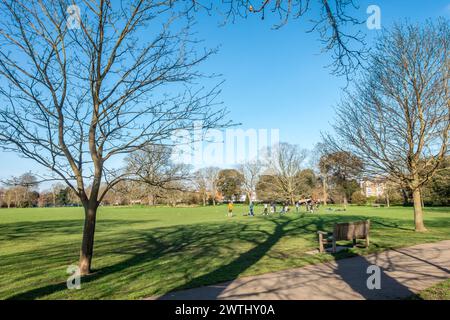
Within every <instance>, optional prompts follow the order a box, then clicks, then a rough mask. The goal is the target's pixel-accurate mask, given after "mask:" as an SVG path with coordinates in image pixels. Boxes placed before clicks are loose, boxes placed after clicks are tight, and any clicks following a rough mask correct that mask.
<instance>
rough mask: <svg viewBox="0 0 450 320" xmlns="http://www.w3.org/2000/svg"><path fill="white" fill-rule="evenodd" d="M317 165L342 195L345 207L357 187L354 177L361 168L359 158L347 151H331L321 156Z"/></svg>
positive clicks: (356, 176) (359, 172) (358, 173)
mask: <svg viewBox="0 0 450 320" xmlns="http://www.w3.org/2000/svg"><path fill="white" fill-rule="evenodd" d="M319 167H320V168H321V171H322V172H323V173H324V175H325V176H327V177H329V180H330V182H331V183H332V184H333V186H334V188H335V190H336V191H338V192H339V193H340V194H341V195H342V197H343V203H344V207H346V206H347V203H348V200H349V199H350V197H351V196H352V194H353V193H354V192H355V191H356V190H357V189H359V186H358V183H357V182H356V179H357V178H358V176H359V175H360V174H361V172H362V169H363V164H362V162H361V160H360V159H359V158H358V157H356V156H354V155H353V154H351V153H349V152H332V153H329V154H326V155H324V156H322V157H321V159H320V163H319Z"/></svg>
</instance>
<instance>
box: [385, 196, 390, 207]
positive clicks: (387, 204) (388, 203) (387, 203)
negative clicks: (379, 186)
mask: <svg viewBox="0 0 450 320" xmlns="http://www.w3.org/2000/svg"><path fill="white" fill-rule="evenodd" d="M390 204H391V203H390V200H389V194H387V193H386V207H388V208H389V207H390Z"/></svg>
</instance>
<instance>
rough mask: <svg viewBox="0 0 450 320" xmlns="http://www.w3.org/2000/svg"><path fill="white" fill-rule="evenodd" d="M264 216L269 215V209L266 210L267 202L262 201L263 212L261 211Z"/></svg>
mask: <svg viewBox="0 0 450 320" xmlns="http://www.w3.org/2000/svg"><path fill="white" fill-rule="evenodd" d="M263 215H264V216H268V215H269V210H268V205H267V203H264V212H263Z"/></svg>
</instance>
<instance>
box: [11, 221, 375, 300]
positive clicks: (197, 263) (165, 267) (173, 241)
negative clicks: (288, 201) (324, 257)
mask: <svg viewBox="0 0 450 320" xmlns="http://www.w3.org/2000/svg"><path fill="white" fill-rule="evenodd" d="M360 218H361V219H362V218H364V217H356V216H351V217H341V216H338V215H336V216H317V217H316V216H314V217H305V218H293V216H290V217H269V218H267V219H264V220H265V221H264V223H265V226H264V227H261V224H251V223H250V224H249V223H244V222H238V221H236V222H235V221H229V222H230V223H215V224H211V223H209V224H193V225H186V226H171V227H161V228H148V229H141V230H139V229H138V230H131V229H130V230H127V231H126V232H125V231H123V232H122V233H119V232H116V233H112V234H111V235H108V238H101V239H99V240H100V241H98V240H97V242H96V255H95V256H94V267H95V263H96V262H95V261H99V260H97V259H101V257H102V256H108V255H110V254H113V255H114V254H118V255H120V256H122V255H125V256H128V257H126V258H125V259H122V260H120V261H119V262H114V261H112V262H105V263H109V265H106V266H104V267H101V268H99V269H98V270H96V271H95V272H94V273H93V274H92V275H89V276H86V277H83V279H82V285H85V284H89V283H91V282H95V281H97V280H100V279H102V278H106V277H107V279H104V280H102V282H105V281H109V279H112V280H111V283H110V284H108V287H110V289H108V290H110V291H108V292H107V293H105V292H100V293H97V292H95V290H94V297H99V296H100V297H101V296H104V297H108V296H109V294H110V293H114V290H122V287H123V285H124V283H130V282H132V281H135V280H136V279H139V282H140V284H141V283H142V282H147V283H144V284H142V285H147V287H150V286H154V287H156V288H158V287H161V288H164V289H163V291H162V293H163V294H164V293H165V292H167V291H168V289H170V291H172V292H173V291H177V290H183V289H187V288H192V287H198V286H202V285H210V284H213V283H220V282H224V281H228V280H233V279H235V278H237V277H239V276H240V275H241V274H242V273H244V272H245V271H246V270H248V269H249V268H251V267H252V266H253V265H254V264H256V263H258V261H260V260H261V259H262V258H263V257H264V256H265V255H266V254H267V253H268V252H269V251H270V250H271V249H272V248H273V247H274V246H275V245H276V243H277V242H278V241H279V240H280V239H281V238H282V237H284V236H290V237H296V236H299V237H300V238H301V237H304V235H308V237H310V235H311V239H312V238H313V237H314V239H315V232H316V231H317V230H325V231H326V230H330V229H331V228H332V225H333V223H334V222H338V221H339V222H341V221H344V220H345V221H348V220H358V219H360ZM261 219H262V218H261ZM145 222H146V223H148V220H146V221H145ZM43 223H44V224H45V223H46V222H43ZM102 223H103V221H102ZM114 223H117V224H123V221H119V220H118V221H116V222H112V223H111V224H110V225H108V227H113V226H114ZM132 223H138V221H137V222H136V221H133V222H132ZM61 224H62V225H64V226H65V225H66V221H65V222H64V223H63V222H61ZM42 228H44V229H45V227H44V226H42ZM238 241H240V242H238ZM241 243H244V244H246V245H247V244H251V248H250V249H249V250H248V251H245V252H242V250H240V249H237V248H236V246H237V245H240V244H241ZM63 247H64V245H60V246H58V247H56V246H52V247H45V248H42V249H40V251H39V252H29V253H27V258H29V259H30V260H32V259H33V257H35V258H36V257H38V256H39V255H45V254H46V250H50V249H51V250H52V252H53V251H54V252H55V253H57V252H64V249H63ZM66 250H67V249H66ZM223 250H225V252H226V253H225V255H224V251H223ZM21 255H22V256H23V255H24V253H22V254H21ZM28 255H31V256H28ZM223 255H224V256H223ZM222 256H223V263H220V261H219V262H217V258H218V257H219V258H220V257H222ZM230 257H231V258H232V259H231V261H229V258H230ZM10 258H11V259H13V258H14V257H13V256H11V257H10ZM72 258H73V256H72ZM336 258H338V256H336ZM65 259H66V260H67V255H66V257H65ZM213 259H216V261H215V262H213V263H211V264H209V263H208V262H209V261H212V260H213ZM152 261H157V263H154V264H153V263H152ZM102 262H103V261H102ZM61 263H62V262H61ZM58 264H59V262H58ZM44 266H45V265H44ZM156 269H158V270H156ZM183 272H184V278H180V277H179V275H180V274H182V273H183ZM175 273H176V274H177V275H176V277H167V279H165V278H164V274H175ZM143 275H146V277H142V276H143ZM161 275H162V276H161ZM182 276H183V275H182ZM115 277H119V278H121V281H122V284H119V283H116V282H115ZM156 277H161V278H162V279H155V281H156V285H155V284H154V282H155V281H153V280H154V278H156ZM177 277H178V278H177ZM366 277H367V275H366ZM142 279H144V280H142ZM158 281H159V282H158ZM149 282H151V283H149ZM160 283H164V285H161V284H160ZM134 284H136V282H134ZM222 290H223V288H219V289H217V290H216V291H215V292H213V293H212V295H211V298H212V299H214V298H217V297H218V296H219V295H220V293H221V292H222ZM62 291H67V287H66V282H65V281H61V282H59V283H53V284H49V285H46V286H41V287H38V288H33V289H31V290H27V291H25V292H21V293H17V294H14V295H12V296H9V297H8V299H14V300H15V299H39V298H44V297H46V296H50V295H52V294H55V293H60V292H62ZM156 291H157V290H156ZM145 292H149V291H148V290H146V291H145ZM150 292H151V291H150ZM169 295H170V293H169V294H167V295H165V296H163V297H162V298H164V297H166V298H168V297H169ZM136 296H138V294H136ZM140 296H145V293H143V294H141V295H140ZM147 296H148V294H147Z"/></svg>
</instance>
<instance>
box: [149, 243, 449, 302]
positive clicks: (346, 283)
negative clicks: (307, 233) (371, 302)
mask: <svg viewBox="0 0 450 320" xmlns="http://www.w3.org/2000/svg"><path fill="white" fill-rule="evenodd" d="M370 265H377V266H379V267H380V269H381V289H379V290H369V289H368V288H367V279H368V277H369V276H370V274H368V273H367V268H368V267H369V266H370ZM448 278H450V240H446V241H441V242H437V243H428V244H420V245H416V246H413V247H409V248H402V249H393V250H387V251H384V252H382V253H378V254H371V255H368V256H365V257H359V256H358V257H353V258H348V259H341V260H337V261H333V262H329V263H323V264H316V265H309V266H306V267H302V268H296V269H290V270H284V271H279V272H273V273H267V274H263V275H258V276H251V277H243V278H238V279H236V280H233V281H230V282H226V283H222V284H217V285H211V286H206V287H201V288H195V289H189V290H184V291H178V292H172V293H168V294H166V295H165V296H162V297H152V298H150V299H162V300H181V299H186V300H213V299H261V300H278V299H282V300H287V299H289V300H290V299H292V300H301V299H312V300H317V299H320V300H323V299H327V300H328V299H346V300H349V299H399V298H405V297H408V296H410V295H412V294H414V293H417V292H418V291H420V290H423V289H426V288H428V287H430V286H432V285H434V284H436V283H438V282H440V281H443V280H445V279H448Z"/></svg>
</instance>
